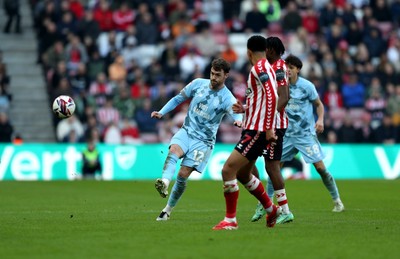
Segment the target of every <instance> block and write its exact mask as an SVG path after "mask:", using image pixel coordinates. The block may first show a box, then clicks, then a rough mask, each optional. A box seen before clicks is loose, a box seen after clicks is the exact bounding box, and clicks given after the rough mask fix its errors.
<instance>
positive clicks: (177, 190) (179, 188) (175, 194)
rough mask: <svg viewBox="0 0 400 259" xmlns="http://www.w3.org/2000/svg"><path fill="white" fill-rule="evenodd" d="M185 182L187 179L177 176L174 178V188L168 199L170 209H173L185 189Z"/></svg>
mask: <svg viewBox="0 0 400 259" xmlns="http://www.w3.org/2000/svg"><path fill="white" fill-rule="evenodd" d="M186 181H187V178H183V177H180V176H179V175H178V177H177V178H176V182H175V183H174V186H173V187H172V190H171V195H170V196H169V198H168V205H169V206H170V207H175V206H176V204H177V203H178V201H179V199H180V198H181V196H182V194H183V192H184V191H185V189H186Z"/></svg>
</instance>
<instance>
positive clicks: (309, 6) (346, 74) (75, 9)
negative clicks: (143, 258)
mask: <svg viewBox="0 0 400 259" xmlns="http://www.w3.org/2000/svg"><path fill="white" fill-rule="evenodd" d="M31 3H32V4H31V6H32V12H33V14H34V24H35V30H36V33H37V40H38V46H39V48H38V57H37V62H38V63H40V64H41V65H42V67H43V76H44V77H45V78H46V82H47V91H48V94H49V100H50V101H52V100H53V99H54V98H55V97H57V96H58V95H61V94H65V95H70V96H72V97H73V98H74V100H75V102H76V104H77V110H76V113H75V116H73V117H71V118H69V119H66V120H61V121H60V120H57V119H56V118H54V127H55V131H56V135H57V140H58V141H59V142H68V143H73V142H83V141H86V140H88V139H95V140H96V141H98V142H104V143H155V142H166V143H167V142H169V140H170V137H171V136H172V134H173V133H174V132H175V131H176V130H177V129H178V128H179V127H180V126H181V125H182V123H183V121H184V117H185V115H186V109H187V103H184V104H182V105H181V106H180V107H179V109H177V110H175V111H174V112H172V113H171V114H168V115H167V116H166V119H163V120H161V121H158V120H155V119H151V118H150V113H151V112H152V111H154V110H159V109H160V108H161V107H162V106H163V105H164V104H165V103H166V102H167V101H168V100H169V99H170V98H171V97H173V96H174V95H176V94H177V93H179V91H180V90H181V89H182V88H183V87H184V86H185V85H186V84H187V83H189V82H190V81H191V80H193V79H194V78H197V77H205V78H208V77H209V71H210V63H211V61H212V59H213V58H215V57H220V56H221V57H223V58H225V59H227V60H228V61H229V62H230V63H231V64H232V70H231V73H230V77H229V79H228V80H227V82H226V85H227V86H228V87H229V88H230V89H231V90H232V92H233V93H234V94H235V96H236V97H237V98H238V99H240V100H242V101H243V100H244V97H245V88H246V79H247V75H248V72H249V68H250V67H251V66H250V65H249V63H248V61H247V57H246V41H247V38H248V37H249V35H252V34H262V35H265V36H277V37H280V38H281V39H282V41H283V42H284V44H285V47H286V53H285V55H287V54H294V55H297V56H299V57H300V58H301V59H302V61H303V64H304V65H303V69H302V71H301V76H303V77H306V78H307V79H309V80H310V81H312V82H313V83H314V84H315V86H316V88H317V91H318V93H319V95H320V98H321V100H322V101H323V103H324V105H325V108H326V116H325V132H324V134H323V135H321V136H320V140H321V142H323V143H388V144H389V143H396V142H397V143H398V142H400V29H399V24H400V0H370V1H368V0H318V1H316V0H314V1H313V0H290V1H289V0H280V1H278V0H260V1H256V0H243V1H239V0H153V1H139V0H136V1H135V0H129V1H127V0H125V1H123V0H31ZM3 67H4V66H2V63H1V59H0V84H1V88H0V91H1V92H0V108H1V109H3V108H2V107H3V106H6V105H4V103H6V102H7V101H5V99H7V100H8V101H11V99H10V98H11V97H10V96H9V95H7V85H8V83H7V80H8V78H7V73H6V70H5V68H3ZM0 128H1V130H3V129H5V128H4V127H3V126H2V119H1V117H0ZM239 132H240V130H238V129H235V128H234V127H232V126H231V121H230V120H229V119H226V120H225V121H224V122H223V123H222V125H221V127H220V130H219V133H218V138H217V141H218V142H224V143H235V142H236V141H237V139H238V135H239ZM0 135H1V134H0Z"/></svg>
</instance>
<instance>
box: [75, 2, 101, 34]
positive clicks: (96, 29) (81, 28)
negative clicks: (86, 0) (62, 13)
mask: <svg viewBox="0 0 400 259" xmlns="http://www.w3.org/2000/svg"><path fill="white" fill-rule="evenodd" d="M77 35H78V36H79V37H80V38H81V40H83V39H84V38H85V37H86V36H89V37H91V38H92V39H93V40H95V39H97V37H98V36H99V35H100V26H99V23H98V22H97V21H95V20H94V18H93V10H91V9H88V10H86V11H85V16H84V17H83V19H81V20H80V21H78V23H77Z"/></svg>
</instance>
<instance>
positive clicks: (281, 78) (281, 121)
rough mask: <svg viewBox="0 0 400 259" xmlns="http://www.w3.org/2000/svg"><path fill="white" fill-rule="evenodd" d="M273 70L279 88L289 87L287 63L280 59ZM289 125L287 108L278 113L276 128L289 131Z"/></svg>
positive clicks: (273, 66) (273, 65)
mask: <svg viewBox="0 0 400 259" xmlns="http://www.w3.org/2000/svg"><path fill="white" fill-rule="evenodd" d="M272 69H273V70H274V71H275V74H276V82H277V84H278V87H283V86H288V84H289V83H288V82H289V75H288V71H287V67H286V63H285V61H284V60H283V59H278V60H277V61H275V63H274V64H272ZM288 124H289V119H288V117H287V114H286V111H285V108H283V109H282V110H281V111H277V114H276V122H275V128H277V129H287V127H288Z"/></svg>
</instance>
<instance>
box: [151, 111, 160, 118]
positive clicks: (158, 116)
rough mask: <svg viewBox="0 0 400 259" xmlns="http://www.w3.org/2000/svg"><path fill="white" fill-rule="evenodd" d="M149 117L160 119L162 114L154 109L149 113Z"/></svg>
mask: <svg viewBox="0 0 400 259" xmlns="http://www.w3.org/2000/svg"><path fill="white" fill-rule="evenodd" d="M151 117H152V118H156V119H161V118H162V114H161V113H159V112H156V111H154V112H152V113H151Z"/></svg>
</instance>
